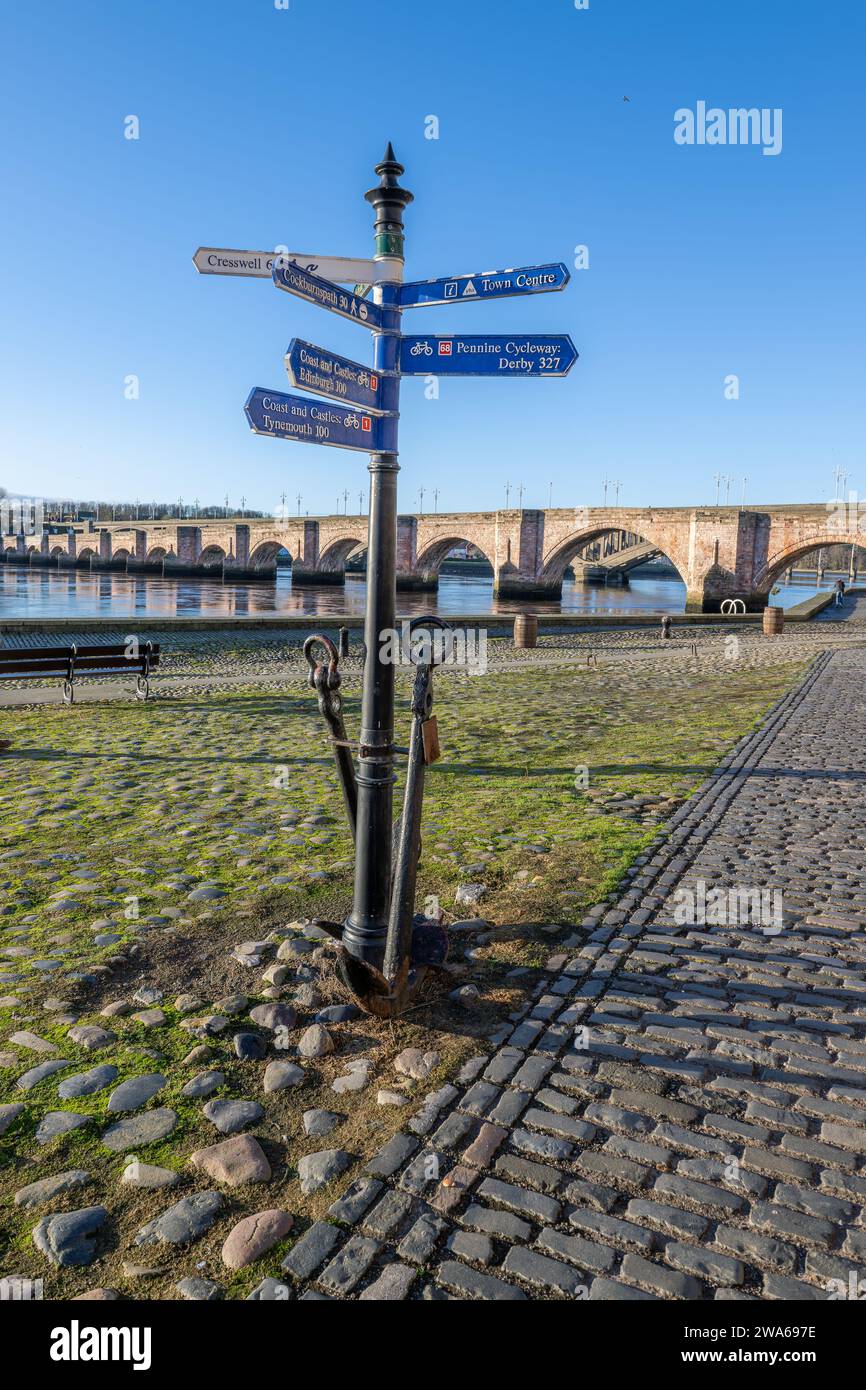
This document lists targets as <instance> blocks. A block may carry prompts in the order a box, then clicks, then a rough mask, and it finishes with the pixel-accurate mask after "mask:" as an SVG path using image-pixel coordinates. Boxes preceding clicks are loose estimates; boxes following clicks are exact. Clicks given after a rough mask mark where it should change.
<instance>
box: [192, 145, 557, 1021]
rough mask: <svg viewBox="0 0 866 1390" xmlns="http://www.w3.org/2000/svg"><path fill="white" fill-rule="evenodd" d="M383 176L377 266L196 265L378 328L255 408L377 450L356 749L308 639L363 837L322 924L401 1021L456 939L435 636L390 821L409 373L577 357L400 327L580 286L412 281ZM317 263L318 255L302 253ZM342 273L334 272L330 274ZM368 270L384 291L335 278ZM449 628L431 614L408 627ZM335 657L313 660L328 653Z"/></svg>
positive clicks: (394, 170) (318, 354) (529, 342)
mask: <svg viewBox="0 0 866 1390" xmlns="http://www.w3.org/2000/svg"><path fill="white" fill-rule="evenodd" d="M376 173H377V174H378V175H379V183H378V184H377V185H376V187H375V188H371V189H370V191H369V192H368V193H367V194H366V195H365V196H366V199H367V201H368V202H369V203H370V204H371V205H372V207H373V209H374V211H375V215H376V220H375V240H376V251H375V255H374V258H373V261H372V262H364V261H352V260H337V259H336V258H326V257H319V258H315V257H310V258H305V257H300V256H299V257H294V258H288V257H286V256H285V254H283V255H282V256H279V257H276V256H274V255H272V254H271V253H269V252H259V251H218V250H215V249H214V248H211V247H200V248H199V250H198V251H197V252H196V255H195V263H196V266H197V268H198V269H199V270H200V271H202V273H203V274H209V275H255V276H265V275H268V274H270V275H272V277H273V281H274V284H275V285H276V286H277V287H278V288H279V289H281V290H286V291H287V292H288V293H290V294H294V295H296V296H298V298H300V299H305V300H306V301H307V302H308V303H311V304H319V305H321V306H322V307H323V308H325V309H330V310H331V312H332V313H336V314H340V315H341V316H342V317H344V318H348V319H353V320H354V321H355V322H356V323H360V324H362V325H363V326H365V327H367V328H369V329H371V330H372V333H373V363H372V366H371V367H370V368H366V367H364V366H363V365H362V364H361V363H359V362H353V361H351V360H350V359H348V358H345V357H339V356H337V355H336V354H334V353H331V352H328V351H327V350H326V349H324V348H320V347H316V346H315V345H314V344H312V343H307V342H305V341H303V340H302V339H298V338H294V339H293V340H292V342H291V343H290V345H289V349H288V352H287V354H286V369H287V371H288V374H289V377H290V379H291V381H292V382H293V384H294V385H295V386H298V387H301V388H302V389H305V390H307V391H312V392H314V393H316V394H317V395H320V396H325V397H328V398H329V399H328V400H326V401H324V402H320V401H316V400H314V399H310V398H309V397H304V396H294V395H286V394H284V393H283V392H280V391H270V390H268V389H266V388H264V387H256V388H255V390H253V391H252V392H251V393H250V396H249V398H248V400H247V403H246V406H245V411H246V416H247V420H248V421H249V423H250V425H251V427H252V428H253V430H255V431H256V432H257V433H259V434H269V435H271V436H273V437H275V438H278V439H290V440H297V441H300V442H303V443H310V444H327V445H334V446H336V447H337V448H343V449H362V450H368V451H369V452H370V462H369V465H368V467H369V472H370V519H369V530H368V543H367V598H366V613H365V618H364V643H365V647H366V654H367V655H366V660H365V662H364V674H363V691H362V701H361V730H360V739H359V742H358V753H357V759H355V758H353V757H352V755H351V751H350V744H349V741H348V739H347V737H346V731H345V728H344V725H343V717H342V712H341V711H342V704H341V697H340V694H339V687H340V674H339V671H338V662H339V653H338V651H337V648H336V647H335V645H334V643H333V642H332V641H331V640H330V639H329V638H328V637H324V636H313V637H309V638H308V639H307V641H306V643H305V644H304V655H305V656H306V659H307V661H308V663H309V666H310V677H309V680H310V685H311V686H312V687H313V689H314V690H315V691H316V693H317V695H318V700H319V708H320V710H321V711H322V713H323V715H324V717H325V719H326V721H327V723H328V727H329V729H330V731H331V738H332V746H333V752H334V758H335V761H336V764H337V769H338V774H339V777H340V782H341V785H342V789H343V796H344V799H345V803H346V807H347V811H348V815H349V821H350V825H351V828H352V834H353V836H354V840H355V882H354V897H353V904H352V910H351V912H350V914H349V916H348V918H347V919H346V921H345V922H344V923H334V922H320V923H319V925H320V926H321V927H323V928H324V930H326V931H327V932H329V933H330V934H331V935H332V936H334V937H336V938H337V939H338V940H339V942H340V946H341V951H340V969H341V973H342V975H343V979H344V980H345V982H346V983H347V984H348V985H349V986H350V988H351V989H352V990H354V992H355V994H356V995H357V996H358V998H359V999H360V1000H361V1002H362V1003H363V1005H364V1007H365V1008H367V1009H368V1010H369V1011H370V1012H371V1013H375V1014H379V1015H381V1016H384V1017H393V1016H394V1015H395V1014H399V1013H400V1012H402V1011H403V1010H404V1009H405V1008H406V1007H407V1005H408V1004H410V1003H411V1001H412V999H413V997H414V995H415V993H416V992H417V989H418V986H419V984H420V982H421V979H422V978H423V975H424V972H425V970H426V969H427V968H428V967H430V966H435V965H438V964H441V963H442V962H443V961H444V958H445V954H446V952H447V936H446V934H445V931H444V928H442V927H441V926H440V925H439V923H438V922H437V921H433V920H428V919H425V918H419V917H416V916H415V911H414V904H415V877H416V869H417V863H418V857H419V853H420V828H421V804H422V799H423V789H424V769H425V764H426V763H428V762H432V761H433V760H434V759H435V758H436V757H437V756H438V739H437V734H436V725H435V720H434V719H433V718H432V703H433V695H432V676H433V660H434V658H433V656H432V655H430V649H431V647H432V643H430V642H428V643H427V644H426V645H427V651H428V654H427V655H426V656H422V655H418V657H417V661H416V667H415V682H414V687H413V693H412V727H411V734H410V739H409V749H408V762H407V768H406V780H405V789H404V800H403V811H402V815H401V816H400V818H399V819H398V821H397V822H396V824H395V822H394V819H393V789H394V780H395V772H394V766H395V762H396V761H397V759H398V757H400V756H401V755H402V754H404V753H405V752H406V751H407V750H406V749H401V748H398V747H397V746H396V745H395V743H394V679H395V667H394V663H393V661H392V660H391V659H390V655H386V653H390V646H389V644H387V643H386V645H385V647H381V648H380V643H381V642H382V637H383V634H389V633H391V632H393V630H394V627H395V622H396V618H395V613H396V575H397V473H398V471H399V465H398V461H397V425H398V416H399V412H398V407H399V396H400V377H401V375H405V376H415V375H428V374H430V373H439V372H450V373H452V374H461V375H463V374H465V375H468V376H565V374H566V373H567V372H568V371H569V370H570V368H571V367H572V366H573V365H574V362H575V360H576V359H577V352H576V350H575V347H574V344H573V343H572V341H571V339H570V338H569V337H568V336H567V335H565V334H548V333H540V334H537V335H531V334H520V333H515V334H512V335H510V336H509V335H508V334H489V335H487V334H475V335H469V336H466V335H452V336H451V337H444V336H440V335H431V336H427V337H421V336H413V337H402V336H401V314H402V311H403V309H404V308H414V307H420V306H421V305H424V304H452V303H457V302H458V301H463V302H466V303H469V302H472V301H474V300H478V299H497V298H500V297H502V296H507V295H523V294H543V293H546V292H547V291H551V290H561V289H563V288H564V286H565V285H566V284H567V283H568V279H569V274H568V270H567V268H566V267H565V266H564V265H562V264H561V263H554V264H551V265H538V266H524V267H522V268H519V269H514V270H501V271H483V272H480V273H479V274H477V275H458V276H453V277H452V278H450V279H438V280H422V281H416V282H414V283H412V284H403V283H402V278H403V213H404V210H405V208H406V206H407V204H408V203H410V202H411V201H412V194H411V193H410V192H409V191H408V190H407V189H405V188H402V187H401V186H400V183H399V178H400V175H401V174H402V173H403V166H402V164H400V163H399V162H398V161H397V159H396V157H395V155H394V151H393V149H392V148H391V146H390V144H389V145H388V148H387V149H386V151H385V155H384V158H383V159H382V161H381V162H380V163H379V164H377V165H376ZM303 262H308V263H303ZM329 277H330V278H329ZM341 279H346V280H348V281H349V282H354V281H369V282H370V283H372V285H373V286H374V289H373V299H372V302H369V303H365V301H364V299H363V298H362V297H361V296H360V295H358V294H355V293H351V292H350V291H348V290H345V289H343V288H342V287H341V285H340V284H339V283H337V282H338V281H340V280H341ZM419 626H420V627H422V628H424V629H427V630H429V629H430V628H434V627H442V626H444V624H443V623H442V620H441V619H439V618H435V617H425V618H416V619H413V621H412V624H411V627H412V629H413V630H415V629H417V628H418V627H419ZM322 653H323V654H324V655H317V654H322Z"/></svg>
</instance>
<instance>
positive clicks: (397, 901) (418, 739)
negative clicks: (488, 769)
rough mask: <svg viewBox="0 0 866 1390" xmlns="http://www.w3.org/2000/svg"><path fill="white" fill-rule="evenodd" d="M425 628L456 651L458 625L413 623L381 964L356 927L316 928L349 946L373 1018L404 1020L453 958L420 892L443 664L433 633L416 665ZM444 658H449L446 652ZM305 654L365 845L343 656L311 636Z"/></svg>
mask: <svg viewBox="0 0 866 1390" xmlns="http://www.w3.org/2000/svg"><path fill="white" fill-rule="evenodd" d="M419 629H424V630H429V629H439V630H441V631H443V633H445V634H447V638H446V642H447V643H448V644H449V646H450V642H451V641H452V640H453V639H452V638H451V629H450V627H449V626H448V624H447V623H444V622H443V621H442V619H441V618H437V617H433V616H429V617H423V618H415V619H413V620H412V622H411V623H410V624H409V637H410V641H409V644H408V652H407V655H408V656H409V659H410V660H411V661H413V664H414V665H415V679H414V683H413V689H412V705H411V710H412V724H411V733H410V738H409V747H408V748H407V749H404V748H397V747H393V746H392V747H391V748H390V749H389V750H387V753H388V758H389V761H390V762H391V763H393V761H394V758H395V756H396V755H399V754H408V761H407V767H406V786H405V790H404V795H403V810H402V813H401V814H400V815H399V816H398V817H397V819H396V821H395V822H394V824H393V827H392V832H391V853H390V861H391V863H390V910H389V914H388V927H387V937H386V940H385V945H384V952H383V955H382V960H381V966H379V964H378V963H377V962H375V961H371V960H369V959H364V958H363V957H362V956H360V955H359V954H357V952H356V951H353V950H352V949H351V947H352V944H353V943H352V942H347V941H346V940H345V939H344V936H345V932H346V926H347V925H348V924H344V925H340V924H338V923H335V922H326V921H321V920H317V921H316V926H319V927H321V928H323V930H325V931H327V932H328V933H329V935H331V936H333V937H335V938H336V939H337V940H338V941H340V943H341V950H340V960H339V966H338V969H339V974H340V977H341V979H342V980H343V983H344V984H345V985H347V986H348V988H349V989H351V991H352V992H353V994H355V995H356V997H357V998H358V1000H359V1001H360V1003H361V1004H362V1005H363V1007H364V1008H365V1009H366V1010H367V1011H368V1012H369V1013H372V1014H376V1015H377V1016H379V1017H380V1018H393V1017H396V1016H397V1015H398V1014H400V1013H402V1012H403V1011H404V1009H406V1008H407V1007H409V1005H410V1004H411V1003H412V1002H413V1000H414V999H415V998H416V996H417V994H418V991H419V989H420V986H421V983H422V981H423V980H424V978H425V977H426V975H427V974H428V972H429V971H430V970H431V969H435V968H436V967H437V966H441V965H443V964H444V962H445V959H446V956H447V953H448V935H447V932H446V930H445V928H444V926H442V925H441V923H439V922H438V921H435V920H433V919H431V918H427V917H424V916H423V915H421V914H416V913H415V887H416V878H417V870H418V859H419V856H420V852H421V812H422V805H423V798H424V774H425V769H426V767H427V765H428V763H431V762H433V761H435V759H436V758H437V757H438V756H439V744H438V734H437V728H436V719H435V717H434V715H433V669H434V666H435V664H436V663H435V660H434V641H433V638H432V636H429V637H428V639H427V642H426V644H425V643H424V642H423V640H422V643H421V647H422V659H419V660H417V661H415V660H414V652H413V647H412V641H411V639H412V637H413V635H416V634H417V633H418V630H419ZM425 645H426V646H427V648H428V651H427V652H424V651H423V648H424V646H425ZM317 647H318V648H319V649H323V650H324V653H325V655H326V657H327V664H325V663H324V662H320V661H317V659H316V655H315V653H316V649H317ZM443 654H447V653H445V652H444V648H443ZM304 656H305V657H306V659H307V662H308V664H309V666H310V675H309V683H310V685H311V686H312V687H313V688H314V689H315V690H316V692H317V693H318V696H319V709H320V710H321V712H322V714H323V715H324V717H325V720H326V722H327V724H328V727H329V730H330V733H331V745H332V748H333V751H334V759H335V762H336V765H337V774H338V777H339V780H340V785H341V789H342V792H343V800H344V802H345V805H346V811H347V814H348V817H349V823H350V825H351V827H352V835H353V838H354V839H355V840H356V841H357V835H356V818H357V805H358V789H357V772H356V767H355V761H354V758H353V757H352V754H351V752H350V744H349V740H348V739H347V737H346V729H345V725H344V723H343V715H342V699H341V697H340V695H339V693H338V692H339V687H340V682H341V677H340V673H339V670H338V665H339V653H338V651H337V648H336V647H335V646H334V643H333V642H332V641H331V640H330V638H328V637H324V636H321V635H318V634H317V635H315V636H312V637H308V638H307V640H306V642H305V643H304ZM365 676H366V673H365ZM385 751H386V750H384V749H382V748H375V749H365V748H364V746H363V745H361V746H360V749H359V753H360V756H361V758H363V757H364V754H365V753H366V754H367V755H368V756H372V757H374V758H375V759H376V760H377V761H381V759H382V757H383V755H384V753H385ZM392 780H393V774H392Z"/></svg>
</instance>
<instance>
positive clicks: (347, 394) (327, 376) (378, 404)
mask: <svg viewBox="0 0 866 1390" xmlns="http://www.w3.org/2000/svg"><path fill="white" fill-rule="evenodd" d="M286 371H287V372H288V374H289V380H290V381H291V383H292V385H293V386H299V387H300V388H301V390H302V391H314V392H315V393H316V395H317V396H331V397H332V398H333V399H334V400H340V401H346V402H347V404H351V405H359V406H362V407H363V408H364V409H365V410H371V411H373V413H374V414H376V415H379V414H381V413H382V412H383V409H384V408H383V406H382V388H383V386H384V384H385V378H384V377H383V376H380V375H379V373H378V372H374V371H373V370H372V369H371V368H370V367H365V366H364V365H363V363H361V362H353V361H352V360H351V359H350V358H348V357H338V356H337V354H336V353H335V352H328V350H327V348H320V347H316V346H315V344H314V343H305V342H304V340H303V338H293V339H292V341H291V342H290V343H289V350H288V352H287V353H286Z"/></svg>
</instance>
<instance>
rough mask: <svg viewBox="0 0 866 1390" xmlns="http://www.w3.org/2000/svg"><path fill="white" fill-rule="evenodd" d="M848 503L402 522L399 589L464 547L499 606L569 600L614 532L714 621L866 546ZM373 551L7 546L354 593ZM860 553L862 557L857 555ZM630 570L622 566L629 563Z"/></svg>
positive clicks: (330, 542)
mask: <svg viewBox="0 0 866 1390" xmlns="http://www.w3.org/2000/svg"><path fill="white" fill-rule="evenodd" d="M851 510H852V509H849V508H846V504H845V503H842V502H840V503H837V504H830V505H829V506H828V505H827V504H823V503H813V504H806V505H796V506H770V507H749V508H740V507H583V508H568V507H557V508H550V509H547V510H532V509H526V508H523V509H517V508H513V509H510V510H505V511H495V512H444V513H434V514H432V515H431V514H428V515H426V516H401V517H400V518H399V519H398V525H397V570H398V581H397V582H398V587H399V588H403V589H435V588H436V587H437V585H438V579H439V570H440V568H441V565H442V562H443V560H444V559H445V558H446V556H447V555H448V554H449V552H450V551H451V550H453V549H454V547H455V546H462V545H466V544H471V545H474V546H476V547H477V548H478V550H480V551H481V552H482V553H483V554H484V555H485V556H486V557H487V558H488V560H489V561H490V564H491V565H492V567H493V591H494V593H495V594H496V595H497V596H498V597H500V598H503V597H504V598H508V597H521V598H526V597H537V598H557V597H558V596H559V595H560V594H561V591H562V579H563V575H564V573H565V571H566V569H567V567H568V565H569V564H570V563H571V562H572V561H573V560H574V559H575V558H576V557H577V556H579V555H580V554H581V553H582V552H584V551H585V550H586V548H587V546H589V545H590V544H591V543H592V542H593V541H595V540H596V539H598V538H599V537H603V536H605V535H607V534H608V533H610V532H625V533H628V535H629V538H630V542H631V544H630V550H631V552H632V553H631V554H630V555H623V556H622V557H621V559H622V560H623V561H625V562H627V563H635V564H636V563H639V562H641V561H645V560H646V559H647V558H648V557H649V556H650V555H655V554H659V555H663V556H665V557H666V558H667V559H668V560H669V561H670V562H671V564H672V565H673V566H674V568H675V569H676V571H677V572H678V574H679V575H680V577H681V578H682V580H683V583H684V584H685V586H686V608H687V610H688V611H693V612H694V611H704V612H711V611H713V610H716V609H718V607H719V605H720V603H721V601H722V600H723V599H725V598H739V599H742V600H743V601H744V602H745V603H746V606H747V608H749V609H750V610H755V609H760V608H762V607H764V606H765V604H766V603H767V599H768V595H769V592H770V589H771V588H772V586H773V584H774V583H775V582H776V581H777V580H778V579H780V578H781V577H782V575H783V574H784V573H785V571H786V570H788V569H789V568H790V567H791V566H793V565H795V564H796V563H797V562H798V560H800V559H801V558H802V557H803V556H804V555H807V554H809V553H810V552H811V551H815V550H819V549H821V548H822V547H825V546H830V545H846V544H847V545H851V546H859V545H862V544H863V543H864V540H866V521H864V529H863V530H861V529H860V523H861V517H860V516H859V514H858V513H857V509H856V508H854V509H853V515H850V514H849V512H850V511H851ZM366 545H367V519H366V517H363V516H359V517H352V516H323V517H297V518H285V519H279V520H276V519H273V518H264V519H255V520H252V519H251V520H248V521H243V520H235V521H231V520H219V521H204V520H200V521H196V522H194V523H193V522H190V521H168V520H165V521H160V522H150V523H146V524H144V523H143V524H137V525H130V524H129V523H128V522H116V523H106V524H103V525H99V526H97V527H93V526H92V524H90V526H89V528H88V529H85V528H84V527H82V526H76V528H75V529H74V530H69V531H68V532H67V533H61V534H50V533H49V532H47V531H46V532H44V533H43V534H42V536H41V538H40V539H39V540H38V541H37V540H36V538H35V537H29V536H25V535H21V534H19V535H18V536H16V537H11V536H7V537H3V553H2V558H3V559H4V560H6V561H8V562H10V563H13V564H14V563H19V564H21V563H24V564H35V565H60V566H67V565H78V566H83V567H89V568H91V569H94V570H103V569H125V570H128V571H129V572H130V573H133V572H135V573H159V574H165V575H178V576H182V575H201V576H208V577H211V578H219V577H224V578H226V579H263V578H267V577H269V576H272V575H273V574H274V573H275V570H276V562H277V555H278V554H279V553H280V552H281V551H285V552H287V553H288V555H289V556H290V557H291V562H292V582H293V584H342V583H343V582H344V581H345V574H346V562H347V560H348V559H349V558H350V557H351V556H352V555H354V554H359V553H360V552H361V551H363V550H365V549H366ZM853 553H854V552H853V551H852V555H853ZM627 563H625V564H623V566H622V567H623V568H627Z"/></svg>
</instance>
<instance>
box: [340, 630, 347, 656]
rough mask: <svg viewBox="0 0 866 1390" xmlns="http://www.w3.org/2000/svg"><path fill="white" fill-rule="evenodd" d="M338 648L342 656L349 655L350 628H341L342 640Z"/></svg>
mask: <svg viewBox="0 0 866 1390" xmlns="http://www.w3.org/2000/svg"><path fill="white" fill-rule="evenodd" d="M338 650H339V653H340V656H348V655H349V629H348V628H347V627H341V628H340V642H339V647H338Z"/></svg>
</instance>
